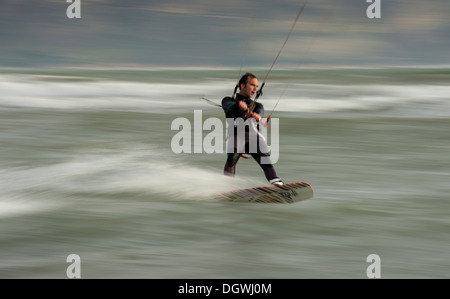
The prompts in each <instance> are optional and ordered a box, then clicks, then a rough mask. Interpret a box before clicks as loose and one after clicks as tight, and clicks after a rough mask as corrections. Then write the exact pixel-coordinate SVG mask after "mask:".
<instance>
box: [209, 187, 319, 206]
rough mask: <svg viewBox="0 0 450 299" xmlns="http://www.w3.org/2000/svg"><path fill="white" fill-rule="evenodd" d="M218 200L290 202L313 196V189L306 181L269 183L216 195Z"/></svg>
mask: <svg viewBox="0 0 450 299" xmlns="http://www.w3.org/2000/svg"><path fill="white" fill-rule="evenodd" d="M217 196H218V198H219V199H220V200H223V201H231V202H255V203H283V204H286V203H288V204H291V203H296V202H299V201H302V200H306V199H310V198H313V197H314V189H313V187H312V186H311V185H310V184H309V183H307V182H297V183H288V184H284V185H278V186H277V185H270V186H261V187H254V188H247V189H239V190H234V191H228V192H223V193H220V194H218V195H217Z"/></svg>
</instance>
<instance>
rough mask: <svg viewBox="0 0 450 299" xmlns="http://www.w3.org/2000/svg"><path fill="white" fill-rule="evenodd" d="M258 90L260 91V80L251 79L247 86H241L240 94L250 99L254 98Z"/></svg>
mask: <svg viewBox="0 0 450 299" xmlns="http://www.w3.org/2000/svg"><path fill="white" fill-rule="evenodd" d="M257 90H258V79H256V78H249V79H248V80H247V84H245V86H244V84H241V91H240V94H241V95H243V96H245V97H248V98H253V96H254V95H255V93H256V91H257Z"/></svg>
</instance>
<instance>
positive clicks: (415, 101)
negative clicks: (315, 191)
mask: <svg viewBox="0 0 450 299" xmlns="http://www.w3.org/2000/svg"><path fill="white" fill-rule="evenodd" d="M56 78H59V80H56V79H55V78H54V77H52V80H42V78H41V77H40V76H31V75H28V76H25V75H1V76H0V89H1V90H2V94H1V95H0V107H3V108H4V109H5V108H11V107H15V108H17V107H21V108H35V109H63V110H67V109H71V110H86V109H89V110H119V111H141V112H142V111H144V112H151V113H174V112H177V111H183V109H186V108H193V109H206V108H210V106H209V105H207V104H206V103H205V102H204V101H202V100H201V98H202V97H203V96H206V97H208V98H211V99H212V100H214V101H215V102H217V103H220V100H221V99H222V97H224V96H226V95H227V94H230V92H231V88H227V87H228V86H232V85H233V84H234V83H233V82H231V81H229V80H223V81H193V82H192V83H191V84H189V83H151V82H132V81H111V80H105V79H90V80H87V81H83V82H82V83H80V81H79V80H74V79H70V78H67V77H64V76H61V77H56ZM283 87H285V85H283V84H282V83H274V84H273V86H270V85H269V86H268V87H266V91H267V92H266V93H265V95H264V97H262V98H261V99H260V102H262V103H263V104H264V106H265V109H266V111H267V113H268V111H271V110H272V108H273V107H274V106H275V104H276V102H277V100H278V99H280V102H279V104H278V106H277V107H276V110H277V111H279V112H283V111H286V112H304V113H316V114H321V113H327V114H329V113H347V112H348V113H377V114H380V113H381V114H383V115H388V116H389V115H395V116H408V117H435V118H437V117H439V118H442V117H445V118H446V117H450V103H449V101H448V94H450V87H449V86H444V85H412V84H408V85H398V84H391V85H376V84H372V85H351V84H347V85H333V84H306V83H305V84H303V83H302V84H293V85H290V86H289V88H288V89H287V90H286V93H285V94H284V92H283V89H282V88H283ZM280 94H282V97H281V98H280Z"/></svg>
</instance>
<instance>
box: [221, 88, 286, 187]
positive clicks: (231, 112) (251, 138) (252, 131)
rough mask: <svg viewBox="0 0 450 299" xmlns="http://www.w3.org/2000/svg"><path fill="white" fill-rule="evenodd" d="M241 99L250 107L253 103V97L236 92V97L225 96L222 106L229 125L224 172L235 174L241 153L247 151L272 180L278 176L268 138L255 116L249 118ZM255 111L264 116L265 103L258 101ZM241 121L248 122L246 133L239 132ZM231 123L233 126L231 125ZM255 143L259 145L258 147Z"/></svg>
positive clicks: (269, 179)
mask: <svg viewBox="0 0 450 299" xmlns="http://www.w3.org/2000/svg"><path fill="white" fill-rule="evenodd" d="M239 101H244V102H245V103H246V104H247V107H249V108H250V107H251V106H252V104H253V100H252V99H249V98H247V97H244V96H242V95H241V94H236V98H235V99H234V98H231V97H225V98H223V100H222V108H223V110H224V111H225V116H226V118H227V123H228V125H229V127H228V130H227V161H226V163H225V168H224V173H225V174H226V175H231V176H234V174H235V172H236V164H237V162H238V160H239V158H240V157H241V154H244V153H245V154H250V155H251V156H252V157H253V159H255V161H256V162H257V163H258V164H259V166H261V168H262V169H263V171H264V174H265V176H266V179H267V180H268V181H269V182H270V181H271V180H274V179H276V178H278V176H277V173H276V171H275V168H274V167H273V165H272V162H270V158H269V156H270V153H269V150H268V146H267V142H266V139H265V138H264V136H263V135H262V134H261V133H260V132H259V130H258V129H259V126H258V125H257V124H256V120H255V119H254V118H250V119H249V120H247V117H246V115H245V114H246V111H244V110H242V109H240V108H239ZM253 112H254V113H258V114H259V115H261V117H263V115H264V107H263V105H262V104H260V103H258V102H256V103H255V105H254V107H253ZM239 121H242V122H243V121H246V124H248V125H245V133H243V132H242V133H240V134H239V133H238V131H239V129H240V128H241V127H239V125H238V124H239ZM230 124H231V125H232V127H230ZM231 141H233V143H232V145H233V146H232V147H231V146H229V145H230V142H231ZM253 142H254V143H253ZM252 143H253V145H252ZM254 144H256V145H257V146H256V149H255V147H254ZM262 157H265V158H264V161H262V160H261V158H262ZM267 161H268V162H269V163H268V162H267ZM262 162H263V163H262Z"/></svg>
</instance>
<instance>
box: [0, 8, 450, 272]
mask: <svg viewBox="0 0 450 299" xmlns="http://www.w3.org/2000/svg"><path fill="white" fill-rule="evenodd" d="M303 3H304V2H303V1H297V0H295V1H294V0H282V1H266V0H264V1H263V0H258V1H256V0H239V1H235V0H230V1H216V0H208V1H203V0H189V1H181V0H165V1H144V0H131V1H116V0H110V1H102V0H90V1H88V0H81V1H80V4H81V5H80V8H81V18H80V19H77V18H73V19H70V18H68V17H67V14H66V12H67V9H68V7H69V6H70V5H71V4H70V3H67V2H66V1H63V0H58V1H56V0H53V1H52V0H47V1H45V0H40V1H25V0H0V41H1V45H0V142H1V147H0V277H1V278H66V277H67V275H66V270H67V267H69V265H70V263H68V262H67V261H66V258H67V257H68V256H69V255H71V254H77V255H79V256H80V258H81V277H82V278H367V274H366V270H367V267H368V266H370V263H368V262H367V261H366V258H367V257H368V256H369V255H371V254H377V255H379V256H380V258H381V277H382V278H448V277H450V262H449V254H448V252H449V249H450V240H449V237H448V231H449V229H450V220H449V219H450V218H449V217H448V211H449V210H450V209H449V208H450V201H449V193H450V185H449V177H450V155H449V150H448V149H449V148H450V131H449V129H448V128H449V127H450V99H449V94H450V86H449V84H448V83H449V81H450V67H449V63H450V55H449V53H450V52H449V51H448V49H449V48H450V45H449V38H448V36H449V31H450V22H449V18H448V16H447V14H448V12H449V11H450V3H449V2H448V0H430V1H415V0H413V1H406V0H404V1H402V0H396V1H387V0H381V2H380V3H381V5H380V9H381V18H379V19H377V18H374V19H370V18H368V16H367V9H368V7H369V5H370V3H367V2H366V1H364V0H346V1H339V0H338V1H335V0H318V1H309V2H308V4H307V5H306V7H305V9H304V11H303V13H302V14H301V16H300V19H299V21H298V23H297V24H296V26H295V28H294V30H293V33H292V35H291V36H290V38H289V40H288V42H287V44H286V46H285V48H284V49H283V52H282V53H281V56H280V58H279V59H278V61H277V63H276V64H275V66H274V68H273V70H272V72H271V73H270V76H269V77H268V80H267V83H266V86H265V88H264V95H263V96H262V97H261V98H260V99H259V101H260V102H261V103H262V104H263V105H264V107H265V109H266V115H265V116H266V117H267V116H268V113H270V111H272V109H274V107H275V105H276V103H277V102H278V100H279V103H278V105H277V106H276V109H275V110H274V114H273V117H274V118H275V117H276V118H279V123H280V131H279V134H280V145H279V149H280V154H279V160H278V162H277V163H276V165H275V167H276V169H277V172H278V174H279V175H280V176H281V177H282V178H283V180H284V181H286V182H296V181H307V182H309V183H311V184H312V186H313V187H314V188H315V192H316V194H315V197H314V198H313V199H310V200H307V201H304V202H301V203H297V204H294V205H289V206H288V205H265V204H262V205H255V204H236V203H227V202H218V201H217V199H216V198H215V194H216V193H217V192H221V191H229V190H234V189H238V188H248V187H255V186H260V185H266V184H267V182H266V180H265V179H264V177H263V173H262V171H261V169H260V168H259V167H258V166H257V164H256V163H255V162H254V161H252V160H249V161H247V160H243V159H242V160H241V161H239V163H238V166H237V176H236V177H235V178H229V177H224V176H223V166H224V163H225V154H223V153H213V154H206V153H201V154H193V153H182V154H174V153H173V152H172V149H171V146H170V145H171V141H172V137H173V136H174V135H175V134H176V133H177V131H176V130H172V129H171V124H172V122H173V120H174V119H176V118H178V117H183V118H187V119H189V120H190V121H193V117H194V111H195V110H201V111H202V116H203V121H204V120H206V119H207V118H210V117H216V118H221V119H222V118H223V117H224V114H223V111H222V110H221V109H220V108H218V107H215V106H213V105H210V104H208V103H207V102H205V101H204V100H202V97H206V98H208V99H210V100H211V101H213V102H215V103H220V101H221V99H222V98H223V97H225V96H229V95H230V94H231V93H232V92H233V89H234V86H235V84H236V82H237V81H238V79H239V77H240V75H242V74H243V73H244V72H246V71H252V72H254V73H255V74H256V75H257V76H258V77H259V78H263V77H264V76H265V75H266V74H267V72H268V70H269V68H270V66H271V64H272V62H273V61H274V59H275V57H276V55H277V53H278V51H279V49H280V47H281V45H282V44H283V42H284V40H285V39H286V36H287V34H288V31H289V29H290V27H291V26H292V23H293V21H294V19H295V17H296V15H297V13H298V11H299V9H300V7H301V6H302V5H303ZM260 82H261V79H260ZM224 121H225V120H224ZM269 132H270V127H269ZM208 133H209V132H208V131H204V132H203V137H205V135H206V134H208ZM269 142H270V140H269ZM224 150H225V149H224Z"/></svg>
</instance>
